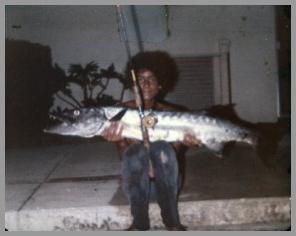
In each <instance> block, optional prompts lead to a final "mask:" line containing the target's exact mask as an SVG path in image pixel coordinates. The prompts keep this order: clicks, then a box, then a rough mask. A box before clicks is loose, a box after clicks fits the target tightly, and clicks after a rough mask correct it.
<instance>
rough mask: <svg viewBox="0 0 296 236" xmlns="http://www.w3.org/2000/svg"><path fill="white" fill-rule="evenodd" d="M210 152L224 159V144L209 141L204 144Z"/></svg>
mask: <svg viewBox="0 0 296 236" xmlns="http://www.w3.org/2000/svg"><path fill="white" fill-rule="evenodd" d="M204 145H205V146H206V147H207V148H208V149H209V150H210V151H212V152H213V153H214V154H215V155H216V156H217V157H219V158H222V157H223V149H224V143H219V142H216V141H212V140H211V141H209V142H207V143H205V144H204Z"/></svg>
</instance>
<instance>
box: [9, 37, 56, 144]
mask: <svg viewBox="0 0 296 236" xmlns="http://www.w3.org/2000/svg"><path fill="white" fill-rule="evenodd" d="M55 76H56V71H55V69H54V68H53V67H52V59H51V51H50V48H49V47H48V46H44V45H40V44H37V43H31V42H29V41H22V40H12V39H6V40H5V145H6V148H9V147H21V146H27V145H38V144H39V143H40V140H41V137H42V136H43V132H42V130H43V127H44V125H45V123H46V121H47V116H48V110H49V108H50V107H51V106H52V104H53V99H52V94H53V93H54V89H55V88H56V86H54V83H55V80H54V79H53V78H55Z"/></svg>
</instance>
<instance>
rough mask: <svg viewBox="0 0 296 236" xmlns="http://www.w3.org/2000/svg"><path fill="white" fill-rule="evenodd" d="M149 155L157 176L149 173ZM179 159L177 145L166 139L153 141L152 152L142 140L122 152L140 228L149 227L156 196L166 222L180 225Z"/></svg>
mask: <svg viewBox="0 0 296 236" xmlns="http://www.w3.org/2000/svg"><path fill="white" fill-rule="evenodd" d="M149 158H150V160H151V163H152V166H153V169H154V178H150V177H149V175H148V170H149ZM178 186H179V180H178V162H177V158H176V153H175V150H174V148H173V147H172V146H171V145H170V144H169V143H167V142H165V141H157V142H153V143H150V148H149V152H148V151H147V150H146V149H145V147H144V145H143V144H142V143H139V144H133V145H131V146H130V147H129V148H128V149H127V150H126V151H125V152H124V154H123V156H122V187H123V191H124V193H125V194H126V196H127V198H128V201H129V204H130V207H131V214H132V216H133V225H134V226H135V228H137V229H138V230H148V229H149V228H150V222H149V213H148V209H149V202H151V201H153V200H154V199H155V200H156V201H157V202H158V204H159V206H160V209H161V216H162V219H163V223H164V224H165V225H166V226H168V227H170V226H178V225H180V221H179V215H178V207H177V195H178Z"/></svg>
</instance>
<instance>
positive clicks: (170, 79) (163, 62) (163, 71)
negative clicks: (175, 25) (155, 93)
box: [125, 51, 179, 99]
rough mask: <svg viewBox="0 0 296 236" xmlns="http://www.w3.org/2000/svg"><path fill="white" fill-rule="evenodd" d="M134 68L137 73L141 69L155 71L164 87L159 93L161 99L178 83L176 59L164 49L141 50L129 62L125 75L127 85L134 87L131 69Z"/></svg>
mask: <svg viewBox="0 0 296 236" xmlns="http://www.w3.org/2000/svg"><path fill="white" fill-rule="evenodd" d="M132 68H133V69H134V71H135V73H136V75H137V74H138V72H139V71H141V70H143V69H146V70H150V71H152V72H153V73H154V75H155V76H156V78H157V81H158V83H159V84H160V85H161V87H162V89H161V90H160V93H159V99H163V98H164V96H165V95H166V94H167V93H168V92H170V91H172V90H173V89H174V87H175V85H176V83H177V80H178V76H179V72H178V68H177V65H176V63H175V60H174V59H173V58H172V57H171V56H170V55H169V54H168V53H166V52H164V51H146V52H139V53H138V54H136V55H135V56H133V57H132V58H131V60H130V61H128V62H127V65H126V69H125V75H126V79H127V87H128V88H131V87H132V77H131V69H132Z"/></svg>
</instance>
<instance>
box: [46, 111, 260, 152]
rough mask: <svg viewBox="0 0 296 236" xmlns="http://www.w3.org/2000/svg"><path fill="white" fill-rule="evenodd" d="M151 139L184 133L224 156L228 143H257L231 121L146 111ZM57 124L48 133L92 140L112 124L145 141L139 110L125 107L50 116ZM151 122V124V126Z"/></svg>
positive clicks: (204, 114) (197, 114)
mask: <svg viewBox="0 0 296 236" xmlns="http://www.w3.org/2000/svg"><path fill="white" fill-rule="evenodd" d="M144 114H145V116H146V117H148V118H149V119H148V122H147V125H148V126H150V127H148V133H149V140H150V141H151V142H154V141H157V140H165V141H168V142H176V141H182V140H183V139H184V135H185V133H190V134H192V135H194V136H195V137H196V138H198V139H199V140H200V141H201V143H202V144H203V145H204V146H206V147H207V148H208V149H210V150H212V151H214V152H215V153H221V150H222V149H223V146H224V144H225V143H228V142H244V143H248V144H250V145H252V146H256V144H257V135H256V134H255V133H254V132H252V131H250V130H249V129H247V128H244V127H241V126H239V125H236V124H234V123H231V122H230V121H227V120H223V119H221V118H217V117H213V116H210V115H208V114H207V112H205V111H202V112H176V111H156V110H153V111H152V110H145V111H144ZM50 117H51V120H53V121H55V124H52V125H50V126H49V127H48V128H46V129H44V131H45V132H47V133H54V134H59V135H74V136H80V137H86V138H89V137H93V136H99V135H101V134H102V131H103V130H104V129H105V128H107V127H109V126H110V124H111V122H112V121H117V122H119V123H120V125H121V126H122V127H123V131H122V136H123V137H126V138H131V139H137V140H142V133H141V128H140V122H141V119H140V117H139V114H138V111H137V110H136V109H131V108H125V107H98V108H82V109H75V110H70V111H65V112H62V113H59V114H51V115H50ZM151 121H152V122H151ZM151 123H152V124H151Z"/></svg>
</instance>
